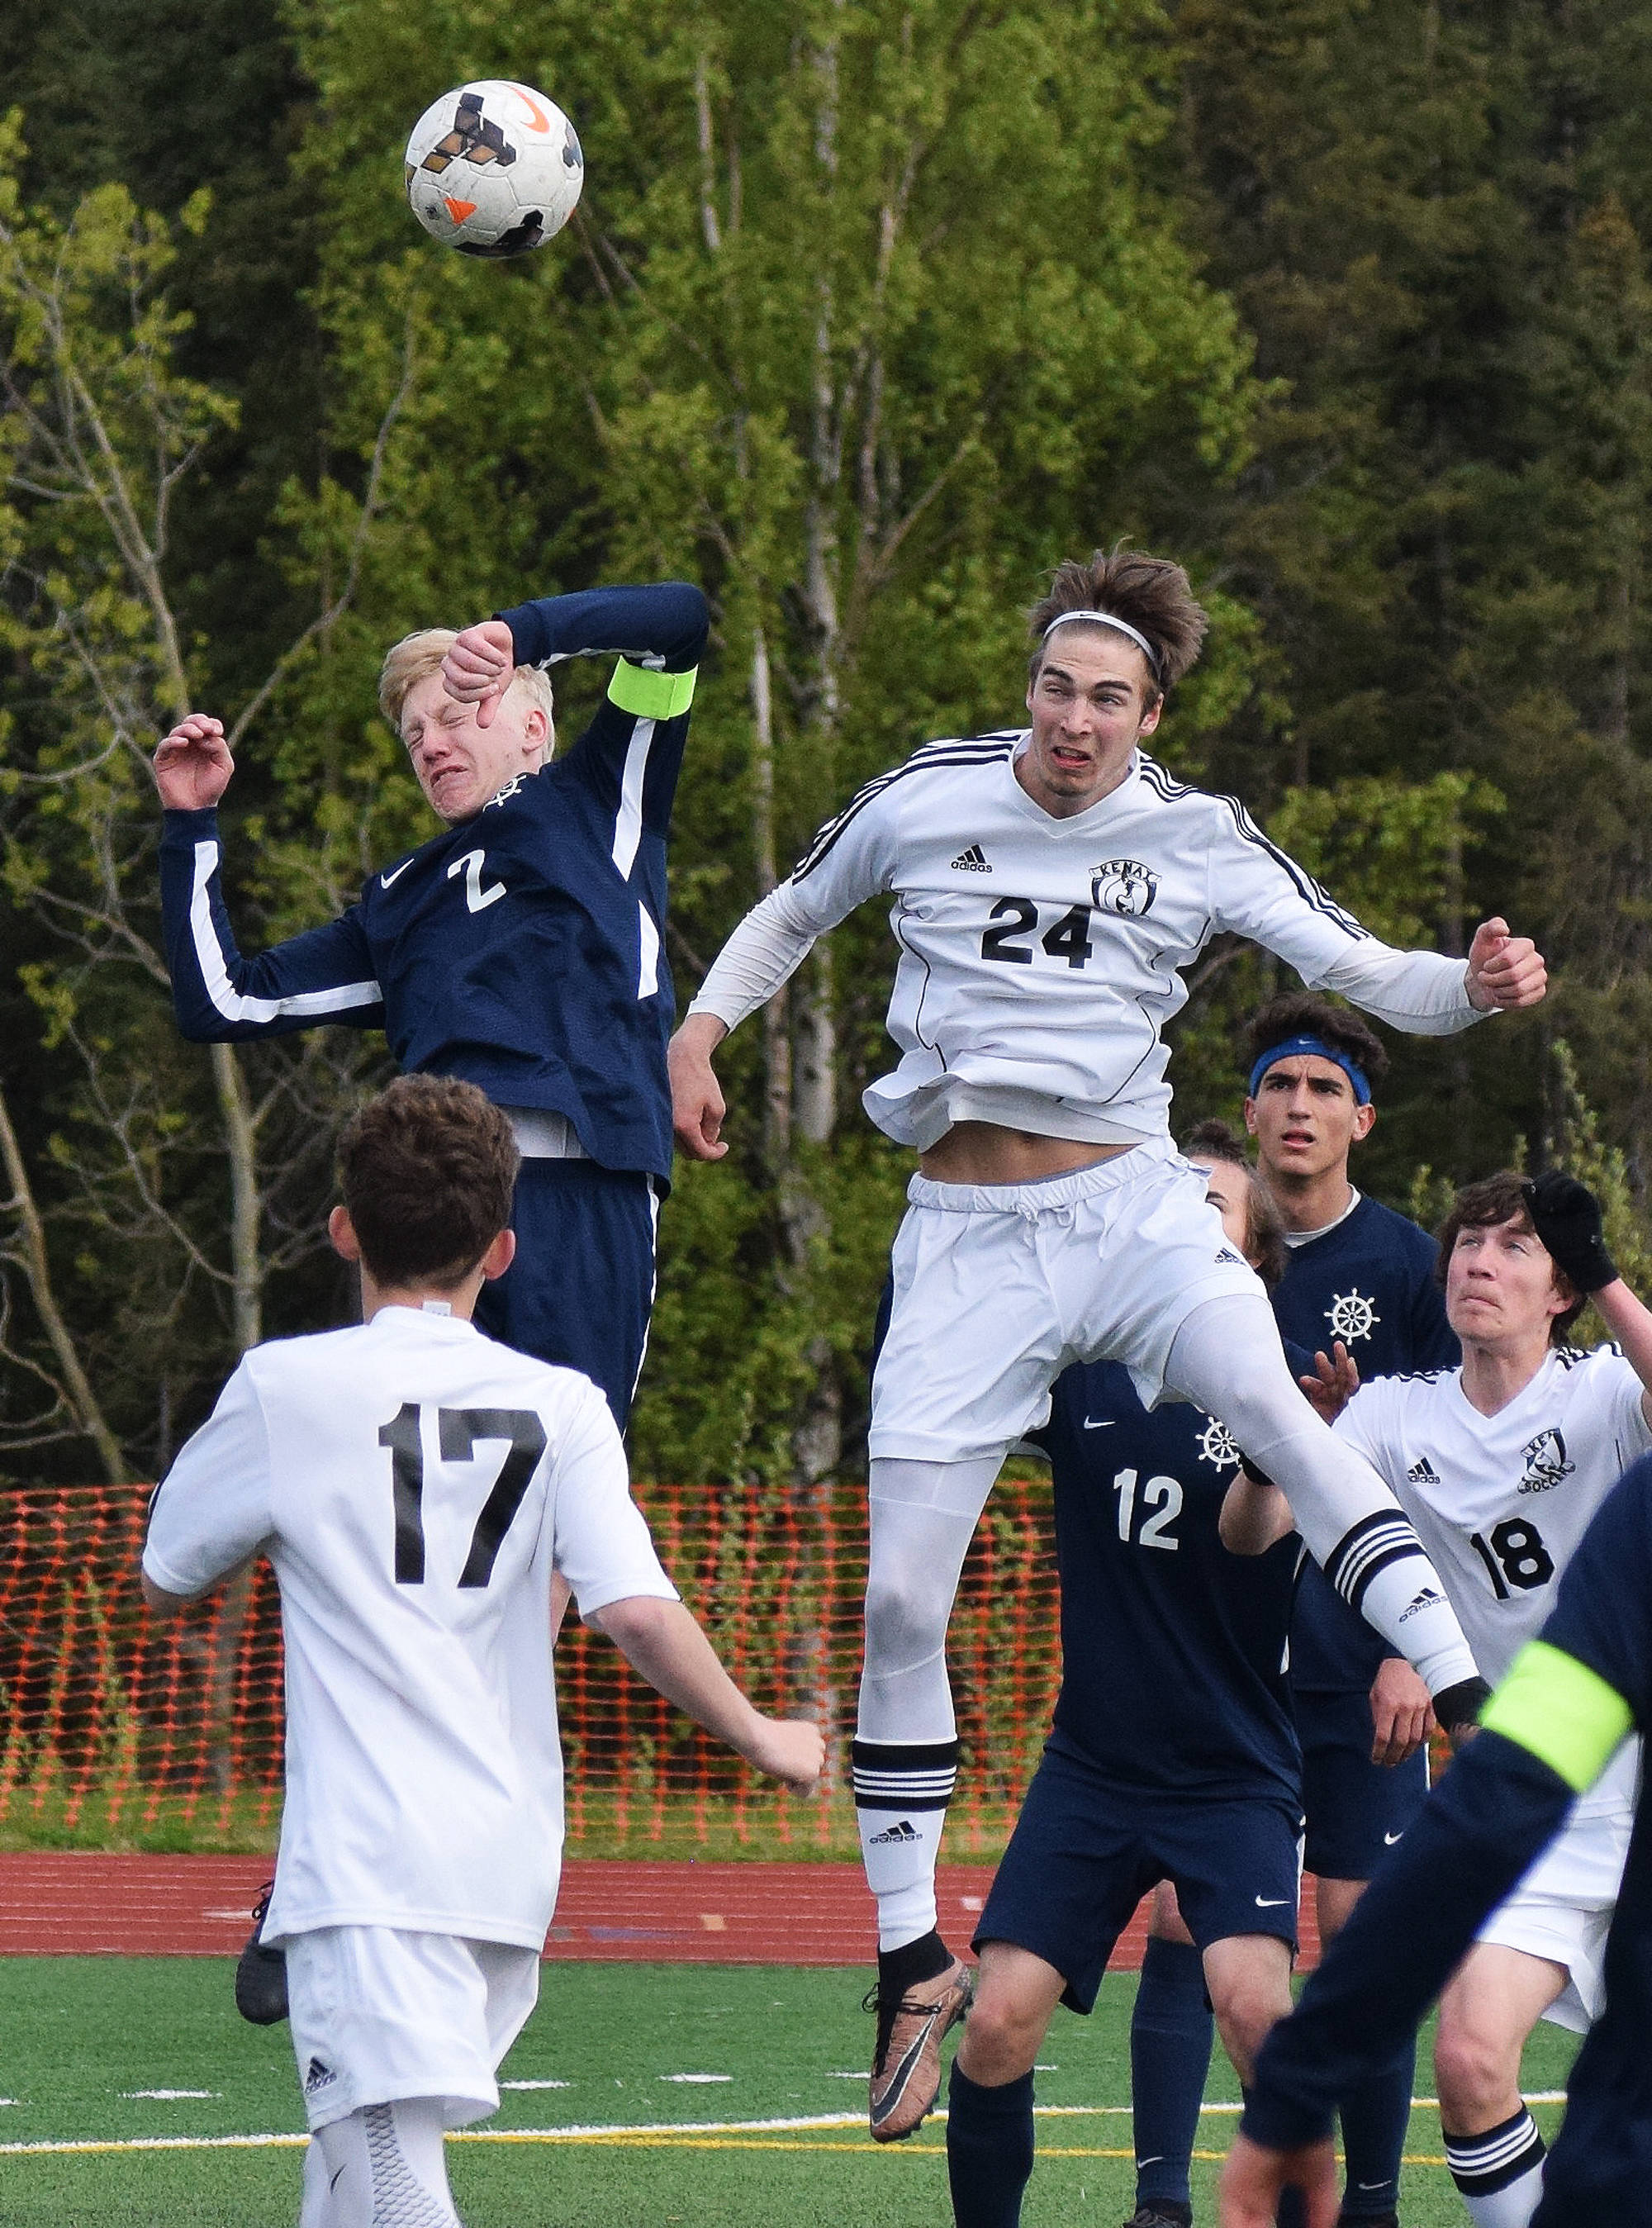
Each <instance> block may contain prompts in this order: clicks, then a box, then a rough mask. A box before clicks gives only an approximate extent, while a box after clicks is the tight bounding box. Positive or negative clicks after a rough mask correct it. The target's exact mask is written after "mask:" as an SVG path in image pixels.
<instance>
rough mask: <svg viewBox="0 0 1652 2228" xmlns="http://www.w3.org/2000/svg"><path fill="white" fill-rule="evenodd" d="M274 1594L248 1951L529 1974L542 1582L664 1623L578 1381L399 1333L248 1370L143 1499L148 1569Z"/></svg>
mask: <svg viewBox="0 0 1652 2228" xmlns="http://www.w3.org/2000/svg"><path fill="white" fill-rule="evenodd" d="M260 1549H261V1550H262V1551H263V1552H264V1553H266V1554H267V1555H268V1556H269V1558H270V1560H271V1562H272V1565H273V1566H274V1569H275V1573H276V1577H277V1578H278V1580H279V1584H280V1589H281V1616H282V1630H283V1636H284V1638H285V1646H286V1710H287V1719H286V1800H285V1809H284V1810H283V1814H282V1820H281V1846H280V1853H279V1858H278V1860H277V1865H276V1886H275V1894H274V1898H273V1900H272V1904H271V1906H270V1912H269V1917H268V1920H267V1922H266V1938H267V1939H271V1940H279V1939H280V1938H281V1937H284V1936H286V1935H291V1934H298V1933H304V1932H306V1931H308V1930H311V1929H312V1928H316V1927H323V1926H350V1925H355V1926H393V1927H400V1928H402V1929H405V1930H412V1931H418V1932H425V1933H436V1934H459V1935H464V1936H466V1937H470V1938H472V1939H475V1940H479V1941H491V1942H509V1943H518V1944H520V1945H522V1947H524V1948H529V1949H532V1948H537V1947H538V1946H539V1945H540V1944H541V1943H542V1942H543V1940H544V1938H545V1930H546V1928H547V1925H548V1924H549V1923H550V1917H551V1912H552V1910H553V1908H554V1904H555V1899H556V1885H557V1879H558V1875H559V1872H560V1860H561V1845H562V1758H561V1750H560V1743H559V1740H558V1737H557V1724H556V1692H555V1687H554V1681H553V1678H552V1670H551V1631H550V1587H551V1573H552V1571H553V1569H555V1570H558V1571H560V1572H561V1573H562V1575H563V1577H564V1578H567V1581H568V1584H569V1585H570V1586H571V1587H572V1588H573V1594H574V1597H575V1599H576V1600H577V1601H578V1603H579V1609H580V1610H581V1612H582V1613H583V1614H584V1615H586V1616H589V1615H590V1613H591V1612H592V1610H597V1609H600V1608H602V1607H603V1606H604V1605H605V1604H607V1603H609V1602H613V1601H618V1600H622V1599H624V1598H625V1597H628V1596H631V1595H637V1594H650V1595H654V1596H656V1597H663V1598H664V1599H667V1600H674V1599H675V1598H676V1590H675V1588H674V1587H673V1586H672V1585H671V1583H670V1581H669V1579H668V1578H667V1577H666V1575H665V1573H664V1572H663V1570H662V1569H661V1567H660V1563H659V1559H658V1557H657V1556H656V1554H655V1552H654V1547H653V1543H652V1541H651V1540H650V1538H649V1533H648V1527H647V1526H646V1524H645V1523H644V1521H643V1517H642V1514H641V1512H640V1511H639V1510H638V1509H637V1506H636V1504H635V1503H634V1502H633V1501H632V1500H631V1495H630V1491H629V1489H628V1486H627V1481H626V1473H625V1458H624V1450H622V1448H621V1445H620V1442H619V1435H618V1431H616V1430H615V1428H614V1424H613V1419H612V1417H611V1415H610V1413H609V1411H608V1405H607V1403H606V1401H605V1399H603V1397H602V1395H601V1394H600V1393H599V1392H598V1391H597V1389H596V1387H595V1386H593V1385H592V1383H591V1382H590V1380H588V1379H587V1378H585V1377H582V1376H580V1375H579V1374H578V1373H576V1372H574V1371H573V1370H567V1369H554V1368H551V1367H548V1366H547V1364H545V1363H544V1362H540V1361H534V1360H529V1359H528V1357H527V1356H526V1355H524V1354H516V1353H515V1352H513V1351H512V1350H511V1349H510V1348H508V1347H503V1346H500V1345H497V1344H496V1343H495V1342H494V1341H492V1340H491V1339H488V1338H484V1337H483V1335H482V1334H481V1332H479V1331H478V1330H477V1329H476V1328H474V1327H473V1326H472V1325H471V1324H470V1323H469V1322H464V1321H463V1320H461V1319H459V1318H457V1317H454V1316H448V1315H445V1314H439V1313H436V1312H434V1311H430V1310H423V1309H412V1308H405V1307H391V1308H386V1309H381V1312H380V1313H379V1314H378V1315H376V1316H375V1317H374V1319H373V1321H372V1322H370V1323H366V1324H363V1325H362V1326H361V1327H360V1328H357V1329H354V1330H342V1331H331V1332H328V1333H326V1334H324V1335H322V1336H320V1337H317V1338H298V1339H288V1340H282V1341H274V1342H272V1343H271V1344H270V1345H267V1346H262V1347H258V1348H254V1349H253V1352H252V1353H250V1354H247V1355H246V1356H245V1358H244V1359H243V1360H242V1361H241V1363H240V1367H238V1368H237V1369H236V1371H235V1373H234V1376H232V1377H231V1379H230V1380H229V1382H228V1384H227V1386H225V1387H224V1391H223V1393H222V1395H221V1398H220V1399H219V1402H218V1405H217V1406H216V1408H215V1410H214V1412H213V1414H212V1416H211V1417H210V1418H208V1421H207V1423H205V1424H204V1425H202V1428H201V1430H200V1431H197V1432H196V1433H195V1437H193V1438H192V1439H191V1440H190V1441H189V1444H188V1445H187V1446H186V1447H185V1448H184V1449H183V1450H182V1453H181V1454H180V1455H179V1457H178V1458H177V1461H176V1463H174V1465H173V1467H172V1469H171V1470H170V1472H169V1474H168V1476H167V1478H166V1480H165V1482H164V1483H163V1485H162V1487H161V1489H160V1491H159V1493H158V1494H157V1496H156V1501H155V1507H154V1509H153V1512H152V1514H151V1516H150V1532H149V1540H148V1543H147V1545H146V1546H145V1548H144V1570H145V1571H146V1572H148V1574H149V1576H150V1578H151V1579H152V1580H153V1581H154V1583H155V1584H156V1585H158V1586H162V1587H163V1588H164V1589H165V1590H166V1591H168V1592H170V1593H181V1594H192V1593H195V1592H198V1591H201V1590H202V1588H203V1587H205V1586H207V1585H210V1584H211V1583H212V1582H213V1580H214V1579H215V1578H219V1577H221V1575H222V1574H223V1573H224V1572H226V1571H228V1570H230V1569H232V1568H233V1567H234V1565H235V1564H237V1563H239V1562H240V1560H241V1559H243V1558H244V1557H245V1556H247V1555H249V1554H252V1553H255V1552H257V1551H259V1550H260Z"/></svg>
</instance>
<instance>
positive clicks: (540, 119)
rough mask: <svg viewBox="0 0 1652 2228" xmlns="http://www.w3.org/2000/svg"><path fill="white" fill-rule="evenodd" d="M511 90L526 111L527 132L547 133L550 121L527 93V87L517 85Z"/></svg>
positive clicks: (530, 94)
mask: <svg viewBox="0 0 1652 2228" xmlns="http://www.w3.org/2000/svg"><path fill="white" fill-rule="evenodd" d="M513 90H514V92H515V94H516V97H517V99H519V100H520V101H521V102H522V106H523V107H524V108H525V109H526V110H527V111H528V130H529V131H549V130H550V128H551V119H550V118H549V117H548V116H547V114H546V113H545V111H544V110H543V109H542V108H541V106H540V105H539V103H538V101H536V100H535V98H534V96H533V94H532V93H529V91H528V87H527V86H525V85H519V86H515V87H513Z"/></svg>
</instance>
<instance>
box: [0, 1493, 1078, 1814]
mask: <svg viewBox="0 0 1652 2228" xmlns="http://www.w3.org/2000/svg"><path fill="white" fill-rule="evenodd" d="M148 1499H149V1489H148V1488H147V1487H145V1486H137V1485H134V1486H89V1487H80V1488H28V1487H26V1488H22V1489H10V1490H0V1833H4V1834H8V1837H9V1838H19V1837H20V1838H35V1837H36V1836H37V1835H38V1836H39V1837H41V1838H48V1839H62V1840H67V1841H86V1840H88V1839H99V1838H101V1839H107V1840H109V1841H112V1842H115V1843H119V1842H123V1841H131V1840H132V1839H134V1838H142V1837H148V1838H150V1839H151V1840H152V1839H153V1837H154V1836H155V1835H156V1834H157V1832H159V1833H162V1834H165V1835H166V1836H167V1837H168V1838H169V1839H175V1840H176V1846H179V1847H189V1846H191V1845H192V1842H195V1843H204V1842H206V1841H215V1843H216V1844H217V1845H218V1846H224V1845H225V1843H226V1840H227V1841H228V1842H231V1843H235V1844H238V1845H240V1846H247V1847H258V1846H266V1845H267V1843H268V1841H269V1839H270V1836H271V1834H272V1831H273V1828H274V1826H275V1824H276V1822H277V1821H278V1819H279V1809H280V1785H281V1740H282V1703H281V1668H282V1653H281V1629H280V1609H279V1601H278V1599H277V1595H276V1588H275V1585H274V1581H273V1578H272V1575H271V1572H270V1570H269V1567H268V1565H266V1564H264V1563H261V1562H260V1563H259V1564H258V1565H256V1566H255V1567H254V1568H253V1570H252V1571H250V1572H247V1573H246V1574H244V1575H243V1576H242V1577H241V1578H240V1579H239V1580H235V1581H232V1582H231V1584H230V1585H228V1586H227V1587H225V1588H222V1589H221V1590H220V1591H218V1592H216V1593H215V1594H214V1595H213V1596H212V1597H210V1598H209V1599H208V1601H206V1602H204V1603H202V1604H196V1605H195V1606H194V1607H192V1608H191V1609H189V1610H188V1611H186V1612H185V1614H184V1615H183V1616H182V1617H180V1618H179V1619H177V1620H176V1621H175V1622H172V1623H156V1622H155V1621H153V1620H151V1619H150V1617H149V1616H148V1614H147V1613H146V1611H145V1610H144V1608H143V1606H142V1604H141V1601H140V1599H139V1597H138V1582H137V1569H138V1553H139V1549H140V1547H141V1545H142V1541H143V1536H144V1518H145V1513H146V1509H147V1505H148ZM637 1499H638V1501H640V1502H641V1503H642V1505H643V1507H644V1510H645V1512H646V1514H647V1515H648V1518H649V1521H650V1525H651V1526H652V1527H653V1532H654V1536H655V1540H656V1543H657V1545H658V1547H659V1551H660V1555H661V1558H662V1559H663V1562H664V1564H665V1566H666V1568H667V1570H668V1571H669V1572H670V1573H671V1576H672V1577H673V1578H674V1579H675V1580H676V1584H677V1585H678V1586H679V1587H680V1588H681V1590H682V1594H683V1597H684V1598H685V1600H687V1601H688V1604H689V1605H690V1607H692V1608H693V1609H694V1610H695V1613H696V1615H697V1616H698V1617H700V1618H701V1622H702V1623H704V1624H705V1625H706V1627H707V1629H708V1631H709V1632H710V1634H711V1636H712V1638H713V1640H714V1643H715V1645H716V1647H717V1649H718V1652H719V1654H720V1655H721V1657H722V1660H723V1661H724V1662H725V1663H726V1664H727V1666H728V1667H729V1669H730V1670H731V1671H732V1672H733V1675H734V1677H735V1678H736V1679H737V1680H739V1681H740V1683H741V1685H742V1686H744V1687H746V1690H747V1692H748V1693H750V1694H751V1695H752V1699H753V1700H754V1701H756V1702H757V1703H758V1705H759V1707H762V1708H765V1709H767V1710H771V1711H778V1712H784V1713H797V1714H801V1715H806V1716H813V1717H817V1718H818V1719H820V1720H821V1721H822V1722H823V1723H824V1724H825V1725H828V1726H829V1728H830V1731H831V1734H832V1737H833V1738H832V1744H831V1749H830V1755H831V1759H832V1761H831V1764H830V1767H829V1771H828V1775H827V1777H826V1780H825V1782H824V1783H823V1786H822V1788H821V1789H820V1791H819V1792H818V1793H817V1794H816V1796H813V1797H811V1798H810V1800H809V1801H808V1802H799V1801H797V1799H796V1798H794V1797H791V1796H785V1795H784V1794H779V1795H777V1793H776V1790H775V1789H773V1788H772V1786H771V1785H769V1784H768V1783H765V1782H763V1781H761V1780H760V1779H759V1777H758V1776H757V1775H756V1774H754V1773H753V1772H752V1770H750V1768H749V1767H748V1766H746V1764H743V1763H741V1762H740V1759H739V1758H737V1757H734V1756H733V1755H732V1754H731V1753H730V1752H729V1751H727V1750H726V1749H723V1748H721V1747H720V1745H718V1744H717V1743H715V1742H714V1741H712V1740H710V1739H708V1738H707V1737H706V1736H705V1735H704V1734H703V1733H701V1732H700V1731H699V1729H698V1728H697V1727H695V1726H694V1725H691V1724H690V1723H689V1722H688V1719H685V1718H684V1717H682V1715H681V1714H680V1713H678V1712H676V1710H674V1709H673V1708H672V1707H671V1706H669V1704H668V1703H666V1702H664V1701H663V1700H661V1699H660V1697H659V1696H658V1695H656V1693H654V1692H653V1690H652V1689H651V1688H650V1687H648V1686H646V1685H645V1684H644V1681H641V1680H640V1679H638V1678H637V1676H636V1675H635V1674H633V1673H632V1671H631V1668H630V1667H629V1666H628V1665H627V1664H626V1663H625V1662H624V1660H623V1658H621V1657H620V1655H618V1651H617V1650H616V1649H614V1648H613V1647H612V1646H611V1644H610V1643H609V1642H607V1641H606V1640H605V1639H603V1638H602V1637H601V1636H600V1635H599V1634H597V1633H593V1632H590V1631H587V1630H586V1629H585V1628H583V1627H582V1626H580V1625H579V1623H578V1620H577V1618H575V1617H573V1616H572V1615H571V1616H570V1617H569V1619H568V1623H567V1626H566V1627H565V1629H564V1632H563V1636H562V1637H561V1639H560V1642H558V1649H557V1656H558V1667H557V1687H558V1695H559V1710H560V1718H561V1727H562V1741H563V1748H564V1751H565V1754H566V1757H567V1825H568V1840H569V1843H570V1845H571V1847H573V1848H574V1849H576V1850H577V1849H579V1848H580V1847H586V1848H587V1849H597V1848H604V1849H611V1850H613V1851H614V1852H615V1853H624V1852H625V1851H626V1850H628V1849H636V1850H637V1851H638V1852H642V1851H644V1850H649V1849H655V1850H657V1849H659V1848H660V1847H662V1845H663V1843H665V1842H666V1841H670V1842H672V1843H673V1844H674V1845H677V1844H681V1843H682V1842H684V1841H686V1842H687V1843H688V1845H690V1846H695V1845H699V1846H704V1845H705V1844H706V1843H707V1842H708V1841H711V1840H713V1839H715V1840H716V1841H717V1842H718V1843H719V1845H720V1846H727V1845H728V1844H730V1843H731V1842H732V1843H733V1845H734V1846H736V1847H741V1846H750V1847H752V1850H753V1851H754V1852H758V1851H766V1850H769V1849H772V1848H773V1847H776V1846H779V1847H790V1848H791V1849H793V1850H794V1852H795V1853H798V1854H803V1853H806V1852H807V1851H808V1850H809V1849H810V1847H817V1848H818V1849H820V1850H822V1851H824V1850H826V1849H828V1848H829V1847H830V1848H834V1849H836V1850H838V1851H839V1852H841V1853H848V1849H849V1848H850V1847H852V1835H851V1836H850V1838H849V1841H848V1842H845V1841H844V1828H845V1822H846V1821H847V1820H848V1817H849V1815H850V1813H849V1810H848V1792H847V1788H848V1772H847V1754H848V1737H849V1735H850V1733H851V1732H852V1731H853V1729H854V1719H855V1687H856V1682H857V1681H858V1679H859V1675H860V1666H861V1595H862V1592H863V1591H864V1588H865V1584H866V1555H867V1547H866V1506H865V1497H864V1493H863V1492H862V1491H860V1490H857V1489H853V1488H838V1489H832V1490H831V1491H830V1492H829V1493H828V1492H824V1491H816V1492H813V1493H810V1494H809V1495H787V1494H785V1493H784V1492H779V1491H774V1490H770V1489H759V1488H758V1487H755V1486H753V1487H748V1488H741V1487H690V1486H660V1485H656V1486H646V1487H641V1486H639V1487H638V1488H637ZM1056 1600H1057V1597H1056V1584H1055V1572H1054V1555H1053V1536H1052V1526H1051V1518H1050V1501H1049V1494H1048V1489H1047V1487H1044V1486H1041V1485H1039V1484H1035V1483H1026V1482H1020V1483H1018V1482H1010V1481H1006V1482H1003V1483H1002V1484H1001V1485H1000V1486H999V1488H998V1489H997V1491H996V1494H995V1495H994V1496H993V1498H992V1501H991V1502H990V1503H989V1508H988V1511H987V1514H986V1515H985V1516H984V1517H983V1521H982V1523H981V1526H980V1528H979V1530H978V1532H977V1533H976V1540H975V1544H974V1546H972V1547H971V1549H970V1556H969V1560H968V1562H967V1564H966V1565H965V1568H964V1581H963V1585H962V1586H961V1588H960V1591H959V1597H958V1602H957V1608H956V1610H954V1613H953V1617H952V1624H951V1636H950V1640H949V1645H948V1659H949V1661H950V1664H951V1674H952V1684H953V1690H954V1693H955V1696H956V1699H957V1716H958V1731H959V1733H960V1736H961V1738H962V1742H963V1751H964V1756H963V1768H962V1771H961V1774H960V1779H959V1787H958V1796H957V1802H956V1804H955V1806H954V1809H953V1812H952V1818H951V1830H950V1832H949V1837H948V1838H949V1846H950V1847H951V1849H952V1850H953V1851H954V1853H956V1854H957V1855H959V1856H963V1855H965V1854H967V1853H970V1851H972V1850H973V1851H979V1850H981V1849H983V1848H986V1847H996V1845H997V1844H998V1842H999V1841H1001V1840H1002V1834H1003V1833H1004V1830H1005V1828H1006V1826H1007V1824H1008V1820H1009V1818H1010V1817H1011V1816H1012V1815H1013V1809H1014V1805H1015V1803H1016V1802H1018V1801H1019V1799H1020V1796H1021V1790H1022V1789H1023V1788H1024V1786H1025V1784H1026V1783H1027V1780H1028V1777H1030V1776H1031V1772H1032V1770H1033V1766H1034V1763H1035V1762H1036V1760H1037V1756H1038V1751H1039V1747H1040V1744H1041V1740H1042V1738H1043V1735H1044V1732H1045V1729H1046V1727H1047V1724H1048V1722H1049V1714H1050V1711H1051V1708H1052V1706H1053V1701H1054V1695H1055V1687H1056V1682H1057V1679H1058V1675H1059V1662H1060V1648H1059V1642H1058V1636H1057V1629H1056V1617H1057V1609H1056Z"/></svg>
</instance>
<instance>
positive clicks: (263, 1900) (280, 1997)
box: [235, 1880, 287, 2026]
mask: <svg viewBox="0 0 1652 2228" xmlns="http://www.w3.org/2000/svg"><path fill="white" fill-rule="evenodd" d="M274 1887H275V1882H274V1881H273V1880H266V1881H265V1883H264V1885H263V1887H262V1889H261V1890H260V1891H259V1898H258V1901H257V1902H256V1903H255V1904H254V1905H253V1930H252V1932H251V1933H250V1934H249V1935H248V1936H247V1947H246V1948H245V1949H244V1950H242V1951H241V1954H240V1962H239V1963H238V1964H237V1965H236V1968H235V2008H236V2010H237V2011H238V2012H239V2013H240V2015H241V2017H242V2018H243V2019H244V2020H251V2021H252V2023H253V2026H279V2024H280V2022H281V2021H282V2020H284V2019H285V2017H286V2015H287V1953H286V1951H285V1950H266V1948H265V1946H264V1942H263V1934H264V1917H265V1913H266V1911H268V1910H269V1907H270V1897H271V1895H272V1892H273V1891H274Z"/></svg>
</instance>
